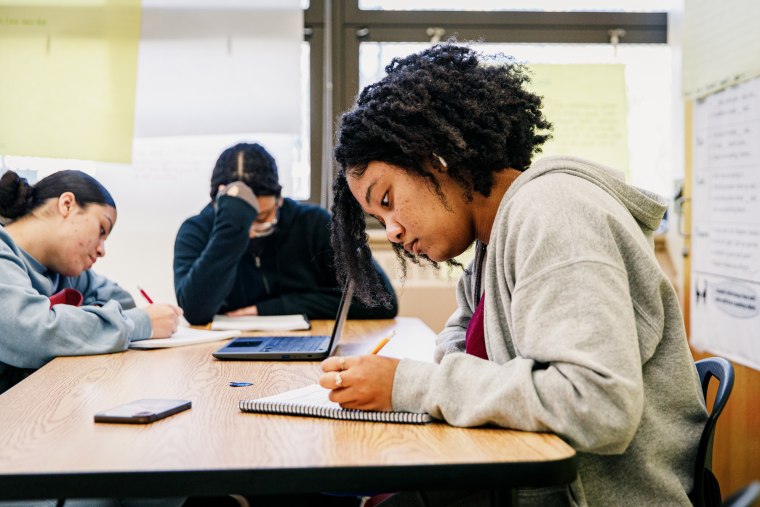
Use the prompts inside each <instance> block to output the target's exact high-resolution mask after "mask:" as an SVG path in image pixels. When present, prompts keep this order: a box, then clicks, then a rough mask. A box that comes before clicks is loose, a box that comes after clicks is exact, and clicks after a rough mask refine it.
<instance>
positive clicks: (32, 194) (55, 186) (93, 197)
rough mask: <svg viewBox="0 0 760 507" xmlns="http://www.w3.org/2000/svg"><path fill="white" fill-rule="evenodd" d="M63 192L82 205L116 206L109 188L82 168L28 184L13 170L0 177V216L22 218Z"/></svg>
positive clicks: (56, 173) (60, 172)
mask: <svg viewBox="0 0 760 507" xmlns="http://www.w3.org/2000/svg"><path fill="white" fill-rule="evenodd" d="M64 192H71V193H73V194H74V198H75V199H76V202H77V204H78V205H79V206H81V207H83V208H84V207H86V206H87V205H88V204H91V203H94V204H104V205H107V206H111V207H113V208H114V209H115V208H116V203H115V202H114V200H113V197H111V194H110V193H109V192H108V190H106V188H105V187H104V186H103V185H101V184H100V183H99V182H98V180H96V179H95V178H93V177H92V176H90V175H89V174H87V173H84V172H82V171H71V170H66V171H58V172H55V173H53V174H51V175H50V176H46V177H45V178H42V179H41V180H40V181H38V182H37V183H36V184H35V185H29V182H28V181H27V180H26V178H22V177H20V176H19V175H18V174H16V173H15V172H13V171H6V172H5V174H3V176H2V178H0V216H2V217H5V218H7V219H16V218H20V217H23V216H24V215H26V214H28V213H30V212H32V211H34V210H35V209H37V208H38V207H40V206H42V205H43V204H44V203H45V202H46V201H47V200H48V199H51V198H57V197H59V196H60V195H61V194H63V193H64Z"/></svg>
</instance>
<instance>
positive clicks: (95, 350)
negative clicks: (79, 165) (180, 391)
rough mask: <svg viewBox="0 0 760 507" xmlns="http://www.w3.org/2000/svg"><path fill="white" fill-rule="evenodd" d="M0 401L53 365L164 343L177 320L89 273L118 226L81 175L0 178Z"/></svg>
mask: <svg viewBox="0 0 760 507" xmlns="http://www.w3.org/2000/svg"><path fill="white" fill-rule="evenodd" d="M0 217H3V218H4V219H5V220H4V221H5V225H4V226H0V301H2V305H0V393H2V392H3V391H5V390H7V389H9V388H10V387H12V386H13V385H14V384H16V383H17V382H19V381H20V380H22V379H23V378H24V377H25V376H27V375H28V374H29V373H31V372H32V371H34V370H36V369H37V368H40V367H42V366H43V365H44V364H45V363H47V362H48V361H50V360H51V359H53V358H55V357H57V356H80V355H88V354H104V353H107V352H119V351H123V350H126V348H127V347H128V346H129V342H130V341H131V340H142V339H146V338H151V337H153V338H164V337H167V336H170V335H171V334H172V333H173V332H174V331H175V330H176V329H177V322H178V318H179V315H181V313H182V310H181V309H180V308H179V307H177V306H175V305H170V304H153V305H149V306H147V307H145V308H144V309H143V308H135V303H134V301H133V300H132V297H131V296H130V295H129V293H128V292H127V291H125V290H124V289H122V288H121V287H119V286H118V285H116V284H115V283H114V282H112V281H110V280H108V279H106V278H104V277H102V276H100V275H98V274H96V273H95V272H94V271H92V270H91V269H90V268H92V265H93V264H94V263H95V261H96V260H97V259H98V258H100V257H102V256H104V255H105V241H106V239H107V238H108V235H109V234H110V233H111V230H112V229H113V227H114V224H115V223H116V204H114V201H113V198H112V197H111V194H109V193H108V191H107V190H106V189H105V188H104V187H103V186H102V185H101V184H100V183H98V181H96V180H95V179H94V178H92V177H91V176H89V175H87V174H85V173H83V172H80V171H59V172H56V173H53V174H51V175H50V176H47V177H46V178H43V179H42V180H40V181H39V182H37V184H35V185H33V186H32V185H29V183H28V182H27V181H26V179H24V178H21V177H19V176H18V174H16V173H15V172H13V171H7V172H6V173H5V174H3V176H2V178H0Z"/></svg>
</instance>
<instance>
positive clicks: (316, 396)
mask: <svg viewBox="0 0 760 507" xmlns="http://www.w3.org/2000/svg"><path fill="white" fill-rule="evenodd" d="M329 392H330V391H329V390H328V389H324V388H323V387H321V386H320V385H319V384H312V385H309V386H306V387H302V388H300V389H294V390H292V391H286V392H284V393H280V394H276V395H274V396H267V397H265V398H258V399H255V400H241V401H240V410H242V411H243V412H260V413H270V414H285V415H301V416H308V417H325V418H328V419H345V420H351V421H374V422H395V423H407V424H424V423H429V422H431V421H433V418H432V417H431V416H430V415H429V414H418V413H413V412H377V411H369V410H351V409H345V408H341V406H340V405H338V404H337V403H335V402H332V401H330V399H329V398H328V397H327V396H328V394H329Z"/></svg>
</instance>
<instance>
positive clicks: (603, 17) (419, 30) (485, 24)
mask: <svg viewBox="0 0 760 507" xmlns="http://www.w3.org/2000/svg"><path fill="white" fill-rule="evenodd" d="M327 17H329V18H330V19H329V20H327V19H326V18H327ZM439 27H440V28H443V29H444V30H445V34H444V36H443V39H442V40H445V39H446V38H447V37H448V36H450V35H456V36H457V38H458V39H459V40H462V41H466V40H478V41H479V42H484V43H567V44H583V43H588V44H600V43H610V37H611V35H610V31H611V30H616V29H621V30H624V31H625V35H623V36H621V37H620V39H619V44H667V42H668V14H667V12H540V11H380V10H361V9H359V2H358V0H345V1H343V0H311V1H310V4H309V7H308V9H306V10H305V11H304V28H305V33H307V34H310V35H308V36H307V38H306V40H308V41H309V42H310V44H311V72H312V75H311V80H310V83H311V97H310V100H311V116H312V117H311V119H310V121H311V133H312V134H311V139H310V142H311V166H312V174H311V178H312V180H311V196H310V198H309V199H308V202H312V203H316V204H321V205H322V206H325V207H328V208H329V206H330V205H331V203H332V190H331V187H332V178H333V176H334V174H335V172H334V161H333V160H332V156H330V157H329V158H328V157H324V153H323V150H324V149H325V147H326V146H327V147H329V149H330V150H331V148H332V139H334V136H335V127H336V126H337V121H338V118H339V117H340V114H341V113H342V112H343V111H345V110H347V109H349V108H350V107H351V106H352V104H353V102H354V99H355V97H356V95H357V94H358V93H359V46H360V45H361V43H362V42H429V41H430V39H431V37H430V36H429V35H428V34H427V30H428V28H439ZM327 30H329V37H330V48H331V53H332V54H331V55H326V51H325V47H324V46H325V37H326V36H327V35H328V34H326V31H327ZM328 56H329V58H330V61H329V62H328V65H327V68H330V69H331V86H332V94H331V96H330V97H329V100H328V101H323V93H324V92H325V89H326V86H325V76H324V69H325V67H326V66H325V58H327V57H328ZM325 103H327V104H331V106H332V107H331V108H330V109H331V110H330V112H329V114H330V121H329V122H327V121H326V120H325V119H324V117H323V114H325V110H324V109H325V108H324V105H325ZM324 125H332V127H333V128H332V130H331V131H330V132H324V130H325V128H324ZM326 135H327V136H330V137H329V139H325V136H326ZM326 140H327V141H330V142H329V143H326V142H325V141H326ZM323 157H324V158H325V160H328V161H330V162H329V163H327V162H325V161H323Z"/></svg>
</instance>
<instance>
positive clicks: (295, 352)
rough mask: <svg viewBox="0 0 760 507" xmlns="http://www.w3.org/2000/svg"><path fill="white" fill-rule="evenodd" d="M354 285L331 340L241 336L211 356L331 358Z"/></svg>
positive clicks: (347, 292) (348, 290)
mask: <svg viewBox="0 0 760 507" xmlns="http://www.w3.org/2000/svg"><path fill="white" fill-rule="evenodd" d="M353 293H354V285H353V284H352V283H351V282H348V283H347V284H346V288H345V289H344V290H343V296H342V297H341V298H340V304H339V305H338V315H337V316H336V317H335V325H334V326H333V330H332V336H241V337H240V338H235V339H234V340H232V341H231V342H230V343H228V344H227V345H225V346H224V347H222V348H221V349H219V350H217V351H216V352H214V357H216V358H218V359H258V360H265V361H277V360H284V361H294V360H303V359H305V360H312V361H317V360H321V359H325V358H326V357H328V356H331V355H332V353H333V352H334V351H335V348H336V347H337V346H338V342H339V341H340V335H341V334H342V333H343V328H344V327H345V325H346V320H347V319H348V309H349V308H350V307H351V298H352V296H353Z"/></svg>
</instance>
